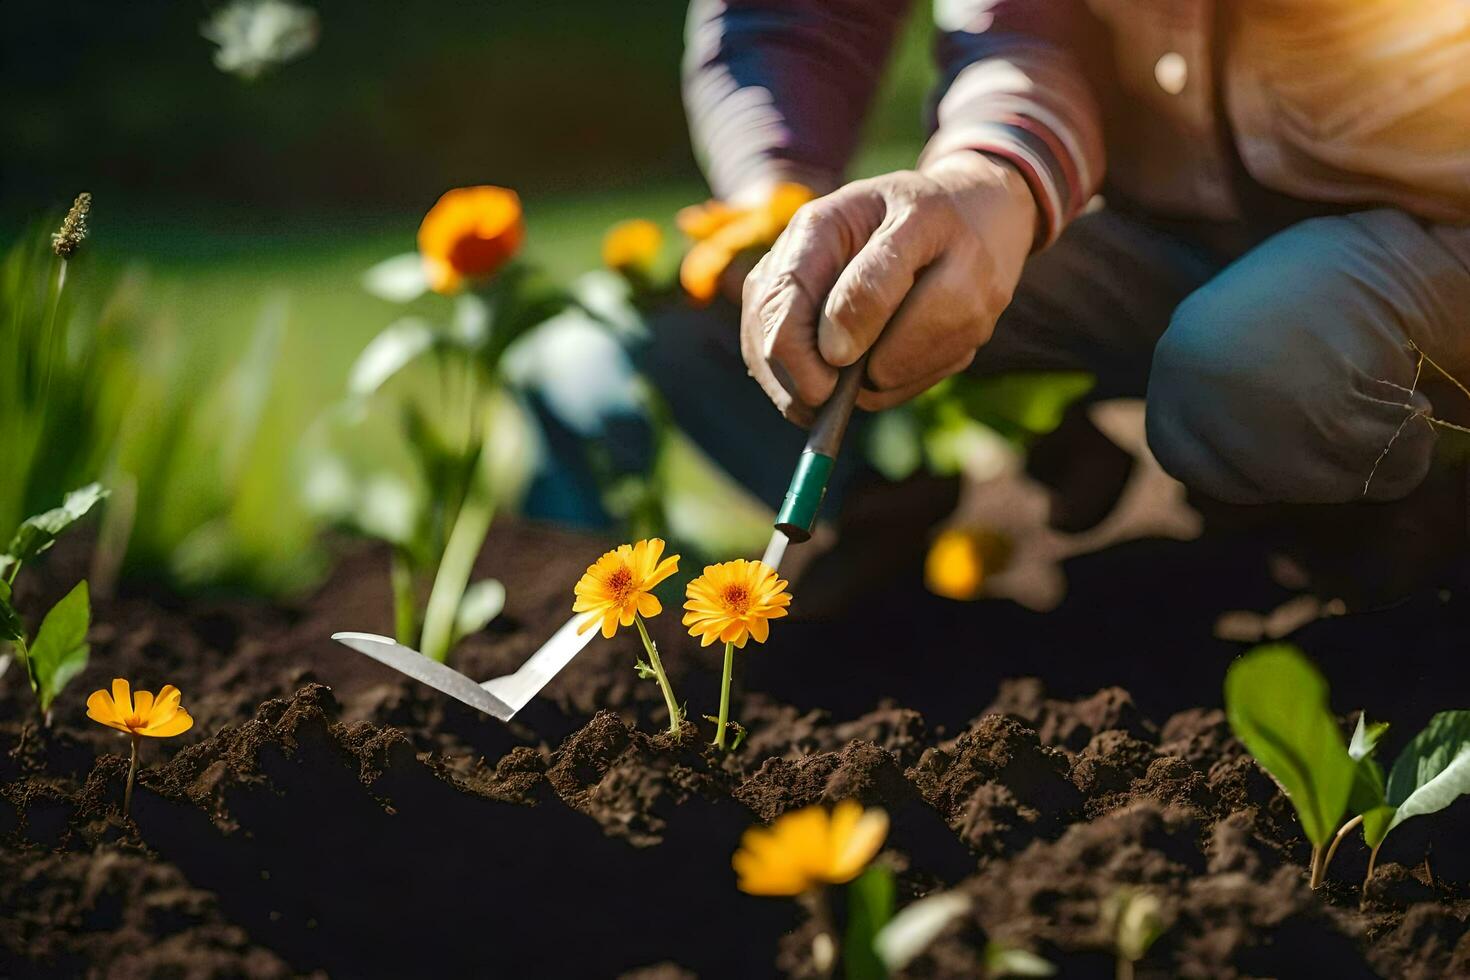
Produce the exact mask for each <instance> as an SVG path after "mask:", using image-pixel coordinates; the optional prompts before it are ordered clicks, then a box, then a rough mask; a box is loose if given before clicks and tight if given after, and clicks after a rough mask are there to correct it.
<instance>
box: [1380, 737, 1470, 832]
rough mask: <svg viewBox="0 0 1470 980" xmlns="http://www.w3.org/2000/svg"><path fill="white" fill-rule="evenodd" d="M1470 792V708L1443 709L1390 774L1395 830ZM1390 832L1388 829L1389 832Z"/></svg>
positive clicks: (1436, 810)
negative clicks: (1458, 709)
mask: <svg viewBox="0 0 1470 980" xmlns="http://www.w3.org/2000/svg"><path fill="white" fill-rule="evenodd" d="M1465 793H1470V711H1441V712H1440V713H1439V714H1437V715H1435V716H1434V717H1433V718H1431V719H1430V720H1429V724H1428V725H1427V726H1426V727H1425V728H1424V730H1423V731H1421V732H1420V733H1419V734H1418V735H1415V736H1414V738H1413V740H1412V741H1411V742H1409V744H1408V745H1407V746H1405V747H1404V750H1403V751H1402V752H1400V753H1399V757H1398V758H1397V759H1396V760H1394V764H1393V768H1392V769H1391V770H1390V771H1389V774H1388V786H1387V798H1388V804H1389V805H1390V806H1392V807H1394V815H1393V820H1392V822H1391V823H1390V824H1389V827H1388V829H1389V830H1392V829H1393V828H1394V827H1397V826H1398V825H1399V824H1401V823H1403V822H1404V821H1405V820H1407V819H1409V818H1410V817H1417V816H1423V815H1425V814H1429V813H1435V812H1438V811H1439V810H1443V809H1444V808H1445V807H1447V806H1449V805H1450V804H1451V803H1453V802H1454V801H1455V800H1456V799H1458V798H1459V797H1461V796H1463V795H1464V794H1465ZM1385 833H1387V831H1385Z"/></svg>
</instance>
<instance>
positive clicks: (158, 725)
mask: <svg viewBox="0 0 1470 980" xmlns="http://www.w3.org/2000/svg"><path fill="white" fill-rule="evenodd" d="M182 698H183V695H182V694H180V693H179V689H178V688H176V687H174V686H173V685H172V684H165V685H164V686H163V690H161V691H159V692H158V697H156V698H155V697H154V696H153V695H152V694H150V693H148V692H147V691H139V692H138V693H137V694H132V693H131V692H130V691H129V689H128V682H127V681H125V680H123V679H122V678H121V677H118V678H115V679H114V680H113V682H112V693H111V694H108V693H107V692H106V691H93V692H92V696H91V697H89V698H88V699H87V717H88V718H91V719H92V720H93V721H95V722H97V723H99V724H102V725H106V726H107V727H108V728H116V729H117V730H118V731H120V732H127V733H128V734H129V735H132V736H133V737H134V738H137V737H138V736H139V735H146V736H148V737H150V738H169V737H170V736H173V735H179V734H181V733H183V732H187V731H188V730H189V729H190V728H192V727H193V726H194V719H193V718H192V717H190V716H189V712H187V711H185V710H184V709H183V708H182V707H181V706H180V705H179V701H180V700H182Z"/></svg>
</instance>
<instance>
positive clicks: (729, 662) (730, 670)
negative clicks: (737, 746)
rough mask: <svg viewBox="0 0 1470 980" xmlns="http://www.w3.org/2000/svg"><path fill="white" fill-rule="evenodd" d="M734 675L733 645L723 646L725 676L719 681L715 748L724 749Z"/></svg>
mask: <svg viewBox="0 0 1470 980" xmlns="http://www.w3.org/2000/svg"><path fill="white" fill-rule="evenodd" d="M734 673H735V644H734V643H726V644H725V674H724V676H723V677H722V678H721V679H720V721H719V726H720V727H719V730H718V731H717V732H715V742H714V745H715V748H717V749H723V748H724V747H725V729H726V728H728V727H729V725H730V678H731V676H732V675H733V674H734Z"/></svg>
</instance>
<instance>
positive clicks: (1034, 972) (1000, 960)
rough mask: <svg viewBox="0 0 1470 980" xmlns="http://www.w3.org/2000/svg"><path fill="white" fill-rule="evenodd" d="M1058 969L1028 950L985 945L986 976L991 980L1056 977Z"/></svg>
mask: <svg viewBox="0 0 1470 980" xmlns="http://www.w3.org/2000/svg"><path fill="white" fill-rule="evenodd" d="M1056 975H1057V968H1056V967H1055V966H1054V965H1052V963H1051V961H1049V960H1046V959H1043V958H1042V957H1040V956H1037V955H1036V954H1035V953H1033V952H1031V951H1030V950H1026V949H1017V948H1016V947H1014V946H1004V945H1002V944H1000V943H997V942H989V943H986V944H985V976H986V977H987V978H989V980H1000V978H1001V977H1054V976H1056Z"/></svg>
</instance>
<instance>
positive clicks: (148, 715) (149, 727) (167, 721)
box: [87, 677, 194, 816]
mask: <svg viewBox="0 0 1470 980" xmlns="http://www.w3.org/2000/svg"><path fill="white" fill-rule="evenodd" d="M182 699H183V695H182V694H181V693H180V692H179V689H178V688H176V687H174V686H173V685H172V684H165V685H164V686H163V689H162V690H161V691H159V692H158V696H157V697H156V698H155V697H154V696H153V695H152V694H150V693H149V692H147V691H138V692H137V693H136V694H133V693H132V692H131V691H130V689H129V685H128V682H127V681H125V680H123V679H122V678H121V677H118V678H114V679H113V682H112V692H111V693H108V692H107V691H105V690H101V691H93V692H92V696H91V697H89V698H87V717H88V718H91V719H92V720H93V721H95V722H97V723H98V724H100V725H106V726H107V727H108V728H116V729H117V730H118V731H120V732H126V733H127V734H128V735H129V736H130V737H131V738H132V742H133V751H132V758H131V760H130V761H129V763H128V786H127V790H126V791H125V792H124V793H123V816H127V815H128V812H129V811H130V810H131V808H132V805H133V780H134V779H135V778H136V777H137V775H138V742H139V740H140V739H143V738H171V737H173V736H174V735H181V734H183V733H184V732H187V731H188V730H189V729H190V728H192V727H193V726H194V719H193V718H192V717H190V715H189V712H187V711H185V710H184V708H183V706H182V705H181V704H180V703H179V702H180V701H181V700H182Z"/></svg>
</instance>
